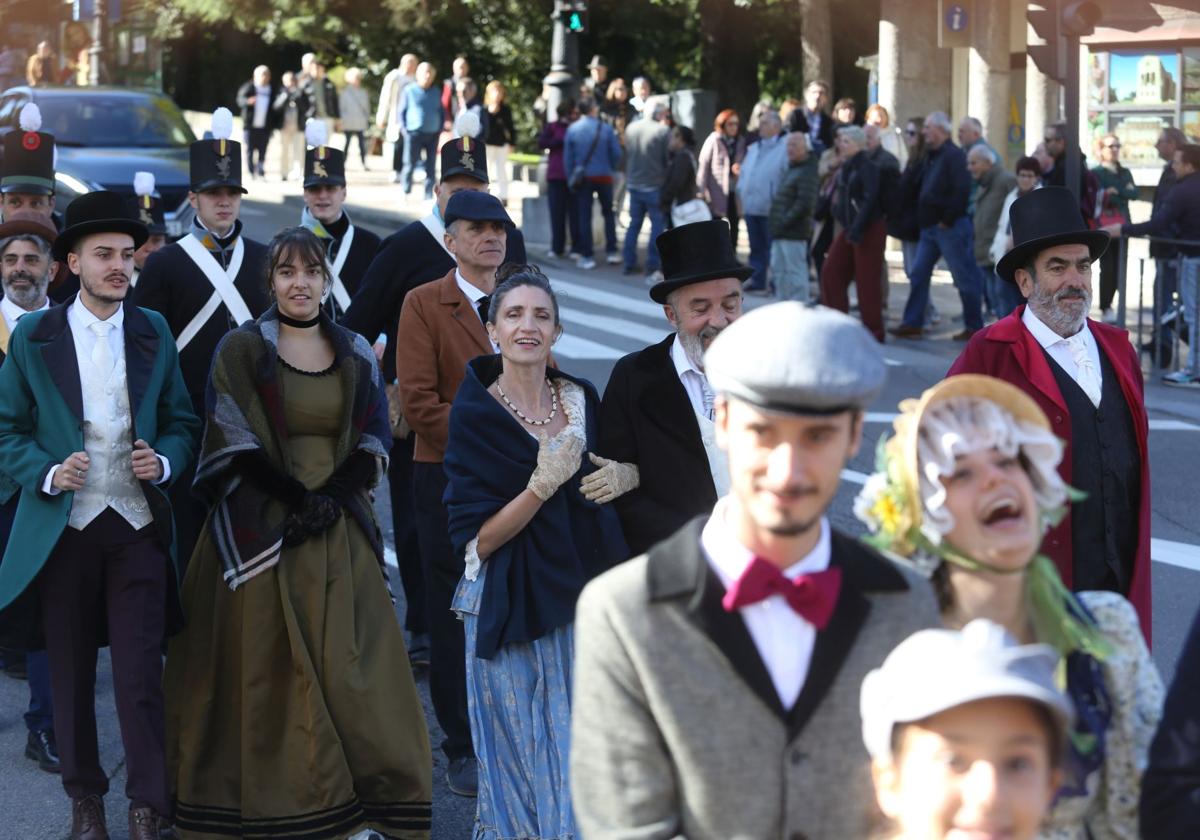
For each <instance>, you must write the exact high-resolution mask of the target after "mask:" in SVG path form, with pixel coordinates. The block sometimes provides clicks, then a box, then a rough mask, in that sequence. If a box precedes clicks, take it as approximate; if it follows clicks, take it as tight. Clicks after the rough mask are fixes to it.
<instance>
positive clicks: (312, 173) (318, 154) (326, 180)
mask: <svg viewBox="0 0 1200 840" xmlns="http://www.w3.org/2000/svg"><path fill="white" fill-rule="evenodd" d="M322 184H328V185H330V186H333V187H344V186H346V153H345V152H343V151H342V150H341V149H335V148H333V147H332V146H312V147H310V148H308V149H307V150H306V151H305V152H304V187H305V189H307V188H308V187H319V186H321V185H322Z"/></svg>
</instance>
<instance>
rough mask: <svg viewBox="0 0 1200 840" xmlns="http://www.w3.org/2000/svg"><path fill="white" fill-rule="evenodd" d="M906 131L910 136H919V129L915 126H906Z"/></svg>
mask: <svg viewBox="0 0 1200 840" xmlns="http://www.w3.org/2000/svg"><path fill="white" fill-rule="evenodd" d="M904 133H905V134H907V135H908V136H909V137H916V136H917V130H916V129H915V128H906V129H904Z"/></svg>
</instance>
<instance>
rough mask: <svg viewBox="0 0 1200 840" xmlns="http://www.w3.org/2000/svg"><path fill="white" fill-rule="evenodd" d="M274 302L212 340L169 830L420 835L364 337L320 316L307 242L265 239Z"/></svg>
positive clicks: (426, 778)
mask: <svg viewBox="0 0 1200 840" xmlns="http://www.w3.org/2000/svg"><path fill="white" fill-rule="evenodd" d="M268 266H269V270H268V278H269V283H270V290H271V293H272V294H273V296H274V298H275V306H273V307H272V308H271V309H270V310H269V311H268V312H266V313H265V314H264V315H263V316H262V317H261V318H259V319H258V320H257V321H256V322H254V323H248V324H245V325H243V326H242V327H239V328H238V329H236V330H234V331H233V332H231V333H230V334H229V335H228V336H226V338H225V339H224V341H223V342H222V343H221V346H220V347H219V348H218V350H217V355H216V358H215V360H214V363H213V370H212V375H211V380H210V382H209V387H208V394H207V399H206V403H207V404H206V413H207V426H206V430H205V436H204V444H203V447H202V452H201V455H200V461H199V464H198V466H197V470H196V483H195V490H196V492H197V493H199V494H201V495H202V496H203V497H204V498H205V500H206V501H207V502H208V504H209V506H210V511H209V515H208V520H207V522H206V524H205V529H204V532H203V534H202V535H201V538H200V540H199V542H198V543H197V545H196V550H195V552H194V554H193V555H192V560H191V563H190V564H189V566H188V571H187V576H186V578H185V580H184V587H183V598H184V607H185V611H186V614H187V622H188V623H187V627H186V629H185V630H184V631H183V632H182V633H181V634H180V635H179V636H177V637H176V638H175V639H174V640H172V643H171V645H170V649H169V651H168V656H167V666H166V677H165V681H166V692H167V730H168V744H167V749H168V757H169V762H170V769H171V772H172V774H173V779H172V781H173V784H174V790H175V797H176V826H177V828H178V829H179V831H180V833H181V834H182V835H183V836H184V837H187V838H210V837H211V838H217V837H226V838H227V837H229V836H237V837H278V836H287V837H288V838H292V840H298V839H299V838H312V840H318V838H320V839H322V840H323V838H337V840H342V838H355V840H358V838H367V837H377V836H378V834H382V835H383V836H385V837H403V838H416V837H427V836H428V834H429V823H430V799H431V772H432V768H431V759H430V752H429V736H428V733H427V731H426V728H425V720H424V716H423V713H422V710H421V705H420V701H419V699H418V697H417V692H416V688H415V686H414V684H413V678H412V672H411V670H410V668H409V663H408V655H407V652H406V651H405V648H404V640H403V636H402V634H401V630H400V626H399V624H398V623H397V621H396V617H395V614H394V612H393V609H392V602H391V599H390V597H389V594H388V589H387V578H386V572H385V570H384V567H383V563H382V545H381V541H380V533H379V528H378V526H377V525H376V522H375V518H374V512H373V509H372V505H371V500H370V491H371V488H373V487H374V486H375V484H376V483H377V482H378V480H379V478H380V476H381V475H382V472H383V469H384V467H385V465H386V462H387V452H388V449H389V448H390V446H391V433H390V427H389V424H388V413H387V401H386V397H385V395H384V390H383V382H382V379H381V378H380V374H379V369H378V366H377V364H376V361H375V357H374V355H373V353H372V351H371V347H370V346H369V345H368V344H367V343H366V341H364V340H363V339H362V338H361V337H358V336H355V335H354V334H353V333H350V332H348V331H347V330H345V329H342V328H341V327H339V326H337V325H336V324H334V323H333V322H332V321H330V320H329V319H328V317H326V316H325V315H323V314H322V313H321V311H320V306H321V300H322V298H323V296H324V295H326V294H327V293H328V289H329V286H330V276H329V272H328V268H327V265H326V262H325V258H324V251H323V249H322V248H321V244H320V242H319V241H318V240H317V239H316V237H314V236H313V234H312V233H311V232H309V231H307V230H305V229H303V228H289V229H287V230H285V231H282V232H281V233H280V234H279V235H278V236H276V237H275V239H274V240H273V241H272V243H271V248H270V254H269V260H268Z"/></svg>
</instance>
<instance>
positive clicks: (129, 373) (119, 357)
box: [0, 191, 200, 840]
mask: <svg viewBox="0 0 1200 840" xmlns="http://www.w3.org/2000/svg"><path fill="white" fill-rule="evenodd" d="M66 221H67V227H66V229H65V230H64V231H63V232H62V233H61V234H59V236H58V239H57V240H56V241H55V243H54V258H55V259H56V260H58V261H62V262H66V263H67V264H68V265H69V267H70V269H71V271H72V272H74V273H75V274H77V275H78V276H79V278H80V291H79V294H78V295H77V296H75V297H74V298H72V299H71V300H69V301H67V302H65V303H64V304H62V305H60V306H56V307H53V308H51V309H47V310H43V311H40V312H34V313H30V314H29V315H28V316H26V317H24V318H22V319H21V322H20V323H19V324H18V325H17V328H16V330H14V332H13V334H12V337H11V339H10V341H9V345H8V358H7V360H6V361H5V363H4V365H3V366H2V367H0V463H3V464H4V469H5V472H7V473H8V474H9V475H11V476H12V477H13V479H15V480H16V482H17V483H18V484H20V486H21V489H22V493H21V499H20V502H19V503H18V506H17V513H16V520H15V522H14V524H13V529H12V535H11V537H10V539H9V542H8V548H7V550H6V551H5V555H4V562H3V563H0V608H3V607H4V606H5V605H7V604H8V603H10V602H11V601H12V600H13V599H14V598H16V597H17V596H18V595H20V594H21V593H22V592H23V591H24V590H25V589H26V588H27V587H29V586H31V585H32V586H35V587H36V588H37V592H38V595H39V598H40V601H41V607H42V617H43V623H44V627H45V634H46V649H47V651H48V653H49V656H50V681H51V685H52V688H53V695H54V717H55V732H56V734H57V737H58V747H59V757H60V760H61V766H62V779H63V787H64V788H65V789H66V791H67V794H68V795H69V796H70V797H71V800H72V826H71V837H72V839H73V840H107V838H108V833H107V830H106V828H105V818H104V800H103V797H104V795H105V793H107V792H108V777H107V775H106V774H105V773H104V771H103V769H102V768H101V766H100V758H99V750H98V746H97V742H96V715H95V697H94V686H95V678H96V654H97V650H98V649H99V648H100V647H102V646H104V645H106V644H107V645H109V646H110V647H111V648H112V662H113V685H114V689H115V694H116V705H117V717H118V719H119V721H120V724H121V739H122V742H123V744H124V748H125V759H126V768H127V778H128V782H127V784H126V794H127V795H128V797H129V799H130V810H129V828H130V830H129V836H130V837H131V838H133V839H134V840H158V836H159V828H160V823H161V822H162V820H163V819H164V818H166V817H168V816H169V814H170V807H171V806H170V797H169V792H168V789H167V771H166V757H165V749H164V744H165V732H164V722H163V699H162V687H161V682H162V653H161V651H162V642H163V637H164V635H165V633H167V632H168V630H169V629H171V628H170V627H169V625H170V623H171V621H169V618H168V617H169V616H170V617H171V618H173V619H176V621H175V623H178V622H177V619H178V617H179V612H178V593H177V590H176V583H177V576H176V573H175V570H174V567H173V563H172V543H173V539H174V537H173V533H172V530H173V527H172V520H171V505H170V502H169V501H168V498H167V493H166V489H167V486H168V485H169V484H170V482H171V480H172V478H173V477H174V476H177V475H180V474H182V473H184V472H185V470H186V469H187V467H188V465H189V464H190V463H191V460H192V457H193V455H194V452H195V448H196V441H197V437H198V435H199V431H200V421H199V420H198V419H197V418H196V416H195V414H194V413H193V412H192V405H191V400H190V399H189V398H188V394H187V390H186V389H185V388H184V384H183V377H182V375H181V374H180V370H179V356H178V353H177V352H176V349H175V342H174V340H173V339H172V337H171V332H170V330H169V329H168V328H167V325H166V322H165V321H164V320H163V318H162V317H161V316H160V315H158V314H157V313H154V312H150V311H147V310H144V309H139V308H137V307H135V306H131V305H125V304H124V299H125V296H126V294H127V293H128V291H129V278H130V275H131V274H132V272H133V253H134V251H135V250H136V249H137V248H138V247H139V246H140V245H141V244H142V243H143V242H145V240H146V237H147V230H146V227H145V225H143V224H142V223H141V222H138V221H136V220H134V219H133V218H132V217H131V216H130V215H129V211H128V208H127V206H126V204H125V202H124V200H123V199H122V198H121V197H120V196H118V195H116V194H115V193H110V192H103V191H99V192H93V193H88V194H85V195H83V196H80V197H79V198H77V199H75V201H73V202H72V203H71V205H70V207H68V208H67V214H66Z"/></svg>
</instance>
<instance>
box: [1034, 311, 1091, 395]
mask: <svg viewBox="0 0 1200 840" xmlns="http://www.w3.org/2000/svg"><path fill="white" fill-rule="evenodd" d="M1021 322H1022V323H1023V324H1025V328H1026V329H1028V330H1029V332H1030V333H1032V334H1033V337H1034V338H1035V339H1037V343H1038V344H1040V345H1042V347H1043V348H1045V350H1046V352H1047V353H1049V354H1050V357H1051V358H1052V359H1054V361H1055V362H1057V363H1058V366H1059V367H1060V368H1062V369H1063V370H1064V371H1066V372H1067V376H1069V377H1071V378H1072V379H1074V380H1075V381H1076V382H1079V366H1078V365H1076V364H1075V357H1074V356H1072V355H1071V345H1070V342H1068V341H1067V339H1065V338H1063V337H1062V336H1061V335H1059V334H1058V333H1056V332H1055V331H1054V330H1052V329H1050V328H1049V327H1047V326H1046V325H1045V324H1044V323H1043V322H1042V319H1041V318H1039V317H1038V316H1036V315H1034V314H1033V310H1032V309H1030V308H1029V307H1028V306H1026V307H1025V312H1024V313H1022V315H1021ZM1077 335H1081V337H1082V338H1083V345H1084V348H1085V349H1086V351H1087V354H1088V358H1089V359H1091V362H1092V367H1093V368H1094V369H1095V371H1096V375H1097V376H1099V377H1100V378H1101V379H1103V378H1104V369H1103V368H1102V367H1100V345H1098V344H1097V343H1096V337H1095V336H1094V335H1092V331H1091V329H1090V328H1089V327H1088V324H1087V321H1086V320H1085V321H1084V322H1083V328H1082V329H1081V330H1080V331H1079V333H1077Z"/></svg>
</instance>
